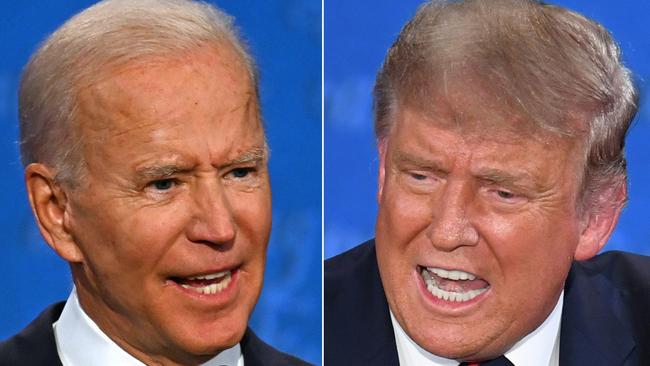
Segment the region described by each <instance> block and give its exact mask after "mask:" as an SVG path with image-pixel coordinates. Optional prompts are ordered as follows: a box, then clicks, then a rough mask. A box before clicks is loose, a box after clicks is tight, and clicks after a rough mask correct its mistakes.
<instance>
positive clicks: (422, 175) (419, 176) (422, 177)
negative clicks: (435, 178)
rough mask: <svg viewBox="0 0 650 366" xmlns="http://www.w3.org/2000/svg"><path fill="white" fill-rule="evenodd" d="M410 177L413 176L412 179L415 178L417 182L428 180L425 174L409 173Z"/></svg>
mask: <svg viewBox="0 0 650 366" xmlns="http://www.w3.org/2000/svg"><path fill="white" fill-rule="evenodd" d="M409 175H410V176H411V178H413V179H415V180H425V179H427V176H426V175H424V174H418V173H409Z"/></svg>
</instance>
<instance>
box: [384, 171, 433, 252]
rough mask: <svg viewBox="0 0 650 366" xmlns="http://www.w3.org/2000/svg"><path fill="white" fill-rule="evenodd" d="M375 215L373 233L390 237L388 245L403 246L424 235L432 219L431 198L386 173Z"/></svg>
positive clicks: (402, 247)
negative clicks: (374, 231) (387, 175)
mask: <svg viewBox="0 0 650 366" xmlns="http://www.w3.org/2000/svg"><path fill="white" fill-rule="evenodd" d="M387 178H388V179H387V182H386V183H387V184H386V185H385V186H384V193H383V198H382V201H381V202H380V205H379V215H378V218H377V236H378V237H379V236H380V235H381V236H385V237H390V238H391V239H390V242H391V245H392V246H397V247H399V248H401V249H404V248H405V247H407V246H408V245H409V243H411V242H412V241H414V240H415V239H416V238H417V237H418V236H419V235H424V234H425V232H426V230H427V228H428V227H429V226H430V225H431V223H432V220H433V211H432V207H431V206H432V198H431V197H428V196H424V195H415V194H412V193H409V192H406V191H405V190H403V189H402V187H400V185H399V183H398V182H396V181H395V180H394V179H390V177H387Z"/></svg>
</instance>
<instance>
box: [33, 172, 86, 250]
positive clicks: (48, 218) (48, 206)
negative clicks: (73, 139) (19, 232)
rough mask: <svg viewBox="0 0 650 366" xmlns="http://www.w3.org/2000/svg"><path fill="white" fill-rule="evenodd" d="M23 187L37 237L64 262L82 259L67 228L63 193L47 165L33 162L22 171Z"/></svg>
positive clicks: (66, 212) (67, 207) (67, 213)
mask: <svg viewBox="0 0 650 366" xmlns="http://www.w3.org/2000/svg"><path fill="white" fill-rule="evenodd" d="M25 184H26V186H27V195H28V197H29V204H30V205H31V206H32V211H33V213H34V217H35V218H36V222H37V223H38V227H39V229H40V231H41V235H43V238H45V241H46V242H47V244H48V245H49V246H50V247H52V249H54V251H55V252H56V253H57V254H58V255H59V256H60V257H61V258H63V259H65V260H66V261H68V262H71V263H76V262H81V261H82V260H83V255H82V253H81V250H79V247H78V246H77V244H76V243H75V242H74V239H73V237H72V235H71V234H70V231H69V227H68V220H67V219H68V215H69V212H68V210H69V206H68V205H67V202H68V201H67V197H66V193H65V191H64V190H63V189H62V187H61V186H60V185H59V184H58V183H57V182H56V180H55V179H54V173H53V171H52V170H50V169H49V168H48V167H47V166H45V165H43V164H40V163H34V164H29V165H28V166H27V168H25Z"/></svg>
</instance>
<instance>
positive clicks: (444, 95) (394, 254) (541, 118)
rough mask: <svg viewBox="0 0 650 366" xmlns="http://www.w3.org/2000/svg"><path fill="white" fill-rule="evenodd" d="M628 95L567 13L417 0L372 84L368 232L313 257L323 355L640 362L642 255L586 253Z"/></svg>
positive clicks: (603, 214)
mask: <svg viewBox="0 0 650 366" xmlns="http://www.w3.org/2000/svg"><path fill="white" fill-rule="evenodd" d="M637 100H638V98H637V91H636V89H635V88H634V86H633V84H632V82H631V76H630V72H629V70H627V69H626V68H625V67H624V66H623V65H622V63H621V57H620V52H619V49H618V46H617V45H616V43H615V42H614V41H613V39H612V37H611V36H610V34H609V33H608V32H607V30H605V29H604V28H603V27H602V26H601V25H599V24H597V23H595V22H594V21H591V20H589V19H587V18H585V17H583V16H581V15H579V14H576V13H575V12H572V11H569V10H567V9H562V8H560V7H557V6H553V5H547V4H543V3H540V2H538V1H534V0H467V1H432V2H427V3H426V4H424V5H422V6H421V7H420V8H419V10H418V11H417V13H416V14H415V16H414V17H413V18H412V19H411V20H410V21H409V22H408V23H407V24H406V25H405V26H404V28H403V29H402V31H401V33H400V34H399V36H398V37H397V40H396V41H395V43H394V44H393V45H392V47H391V48H390V50H389V51H388V54H387V56H386V59H385V61H384V63H383V65H382V67H381V69H380V71H379V73H378V75H377V79H376V84H375V89H374V107H375V134H376V138H377V145H378V150H379V179H378V181H379V188H378V202H379V211H378V217H377V221H376V231H375V234H376V238H375V239H374V240H371V241H369V242H366V243H364V244H362V245H360V246H358V247H356V248H353V249H352V250H350V251H348V252H346V253H343V254H341V255H339V256H336V257H334V258H332V259H330V260H328V261H327V262H326V264H325V294H324V298H325V300H324V307H325V323H324V324H325V364H328V365H339V366H340V365H397V364H399V365H402V366H413V365H433V366H443V365H444V366H457V365H459V364H460V365H469V364H471V365H478V364H480V365H491V366H492V365H516V366H549V365H551V366H553V365H561V366H569V365H570V366H573V365H575V366H582V365H630V366H631V365H648V364H650V315H649V312H648V309H650V259H649V258H647V257H644V256H639V255H633V254H629V253H621V252H610V253H604V254H601V255H597V254H598V252H599V251H600V250H601V249H602V248H603V247H604V245H605V243H606V242H607V240H608V239H609V236H610V235H611V233H612V231H613V229H614V227H615V225H616V223H617V221H618V217H619V214H620V212H621V209H622V207H623V205H624V203H625V201H626V199H627V188H626V179H627V177H626V164H625V157H624V150H623V147H624V144H625V136H626V133H627V130H628V127H629V126H630V123H631V121H632V120H633V118H634V116H635V114H636V110H637Z"/></svg>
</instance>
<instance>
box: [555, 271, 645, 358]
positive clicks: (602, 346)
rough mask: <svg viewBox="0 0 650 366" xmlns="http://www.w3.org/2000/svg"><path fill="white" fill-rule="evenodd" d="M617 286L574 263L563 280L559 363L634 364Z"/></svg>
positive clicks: (595, 272)
mask: <svg viewBox="0 0 650 366" xmlns="http://www.w3.org/2000/svg"><path fill="white" fill-rule="evenodd" d="M625 309H626V306H625V305H624V300H623V297H622V294H621V293H620V290H619V289H618V288H616V287H615V286H614V285H613V284H612V283H611V282H610V280H609V279H608V278H607V277H605V276H604V275H602V274H601V273H600V272H598V271H592V270H589V269H587V268H586V267H584V266H583V265H582V264H581V263H579V262H576V263H574V264H573V266H572V268H571V271H570V272H569V277H568V278H567V281H566V283H565V297H564V312H563V314H562V325H561V331H560V332H561V333H560V365H635V364H636V361H635V360H636V355H635V353H634V348H635V342H634V339H633V338H632V336H631V334H633V331H632V329H631V328H632V327H631V324H632V323H631V321H630V319H629V317H628V315H627V313H626V311H625Z"/></svg>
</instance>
